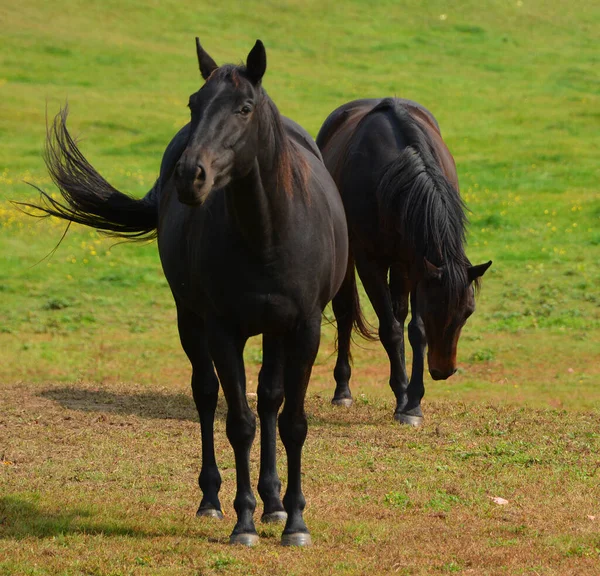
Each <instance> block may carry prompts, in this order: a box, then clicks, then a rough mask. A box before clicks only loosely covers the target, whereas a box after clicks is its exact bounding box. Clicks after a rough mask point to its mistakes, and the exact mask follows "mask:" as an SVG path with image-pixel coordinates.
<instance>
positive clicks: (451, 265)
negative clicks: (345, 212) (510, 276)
mask: <svg viewBox="0 0 600 576" xmlns="http://www.w3.org/2000/svg"><path fill="white" fill-rule="evenodd" d="M385 109H390V110H391V111H392V112H393V117H394V118H395V120H396V122H397V123H398V125H399V128H400V129H401V130H402V133H403V135H404V136H405V137H406V139H407V141H408V143H409V145H408V146H407V147H406V148H405V149H404V150H402V152H401V153H400V154H399V155H398V157H397V158H396V159H395V160H394V161H393V162H391V163H390V164H389V165H388V166H387V167H386V168H385V171H384V173H383V175H382V178H381V181H380V183H379V188H378V191H377V196H378V200H379V204H380V206H379V209H380V215H381V218H382V225H383V227H384V229H388V230H389V229H390V227H396V231H397V232H399V233H400V234H401V235H402V236H403V238H404V240H405V241H406V242H407V243H408V245H409V246H410V247H411V248H412V251H413V253H414V254H415V256H416V257H418V258H421V259H422V258H427V260H429V261H430V262H431V263H432V264H434V265H436V266H441V267H443V270H444V272H443V276H442V282H443V284H444V286H445V291H446V293H447V295H448V303H449V306H452V305H453V304H454V305H458V303H459V299H460V297H461V295H462V293H463V292H464V288H465V286H466V285H467V284H468V283H469V280H468V277H467V267H468V266H470V262H469V260H468V258H467V256H466V254H465V249H464V245H465V243H466V225H467V217H466V214H465V206H464V203H463V201H462V199H461V197H460V195H459V193H458V191H457V190H456V189H455V187H454V186H453V185H452V183H451V182H450V181H449V180H448V179H447V178H446V176H445V175H444V174H443V173H442V170H441V168H440V164H439V161H438V159H437V158H436V155H435V152H434V149H433V145H432V142H431V140H430V137H429V136H428V134H427V133H426V132H425V131H424V130H423V129H422V128H421V126H420V125H419V124H418V122H417V121H416V120H414V119H413V118H412V117H411V115H410V114H409V113H408V112H407V111H406V110H405V109H404V107H403V106H402V105H401V104H400V103H398V102H396V101H394V100H393V99H386V100H383V101H382V102H381V103H380V104H379V105H378V106H376V107H375V108H374V109H373V110H372V111H371V112H370V114H373V113H375V112H377V111H380V110H385ZM400 190H403V191H404V193H403V194H399V193H398V191H400Z"/></svg>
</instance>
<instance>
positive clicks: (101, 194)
mask: <svg viewBox="0 0 600 576" xmlns="http://www.w3.org/2000/svg"><path fill="white" fill-rule="evenodd" d="M67 114H68V108H67V107H65V108H63V109H61V111H60V112H59V113H58V114H57V115H56V117H55V118H54V122H53V123H52V126H51V127H50V128H49V129H48V134H47V139H46V149H45V153H44V161H45V163H46V167H47V168H48V172H49V173H50V176H51V177H52V180H53V181H54V183H55V184H56V186H57V187H58V189H59V190H60V193H61V195H62V198H63V199H64V202H59V201H57V200H55V199H54V198H52V196H50V195H49V194H48V193H46V192H44V190H42V189H41V188H38V187H37V186H35V185H33V184H32V186H33V187H34V188H36V189H37V190H38V191H39V193H40V201H41V203H40V205H36V204H31V203H27V202H16V204H18V205H20V206H26V207H28V208H34V209H36V210H41V211H42V212H44V213H45V214H44V215H45V216H48V215H49V216H56V217H58V218H62V219H64V220H69V221H70V222H77V223H78V224H84V225H85V226H91V227H92V228H96V229H98V230H102V231H104V232H106V233H107V234H109V235H110V236H116V237H120V238H127V239H133V240H145V239H151V238H154V237H156V228H157V225H158V187H157V185H156V184H155V185H154V187H153V188H152V189H151V190H150V191H149V192H148V194H146V196H145V197H144V198H141V199H136V198H132V197H131V196H128V195H127V194H123V193H122V192H119V191H118V190H116V189H115V188H113V187H112V186H111V185H110V184H109V183H108V182H107V181H106V180H105V179H104V178H103V177H102V176H101V175H100V174H98V172H96V170H94V168H93V167H92V165H91V164H90V163H89V162H88V161H87V160H86V159H85V157H84V156H83V154H82V153H81V152H80V150H79V148H77V144H76V142H75V141H74V140H73V138H72V137H71V135H70V134H69V132H68V130H67Z"/></svg>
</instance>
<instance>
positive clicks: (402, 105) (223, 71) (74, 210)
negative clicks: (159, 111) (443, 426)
mask: <svg viewBox="0 0 600 576" xmlns="http://www.w3.org/2000/svg"><path fill="white" fill-rule="evenodd" d="M196 48H197V56H198V62H199V66H200V72H201V74H202V77H203V79H204V84H203V86H202V87H201V88H200V89H199V90H198V91H197V92H196V93H194V94H192V96H190V99H189V108H190V113H191V119H190V122H189V124H187V125H186V126H185V127H184V128H182V129H181V130H180V131H179V133H178V134H177V135H176V136H175V137H174V138H173V140H172V141H171V142H170V143H169V145H168V146H167V148H166V150H165V153H164V156H163V160H162V163H161V167H160V175H159V178H158V180H157V181H156V183H155V185H154V186H153V188H152V189H151V190H150V191H149V192H148V193H147V194H146V196H145V197H144V198H142V199H134V198H132V197H130V196H128V195H126V194H123V193H121V192H119V191H118V190H116V189H115V188H113V187H112V186H111V185H110V184H109V183H108V182H107V181H106V180H104V178H102V176H101V175H100V174H98V172H96V171H95V170H94V168H93V167H92V166H91V165H90V164H89V163H88V162H87V160H86V159H85V157H84V156H83V155H82V154H81V152H80V151H79V149H78V147H77V145H76V143H75V141H74V140H73V139H72V138H71V136H70V135H69V132H68V131H67V128H66V119H67V110H66V109H64V110H62V111H61V113H60V114H59V115H57V117H56V118H55V120H54V123H53V125H52V126H51V128H50V130H49V134H48V140H47V147H46V154H45V160H46V164H47V167H48V170H49V172H50V175H51V176H52V178H53V180H54V182H55V183H56V185H57V186H58V188H59V190H60V192H61V194H62V198H61V200H56V199H54V198H53V197H52V196H50V195H49V194H47V193H45V192H44V191H42V190H40V193H41V202H40V205H37V206H36V205H33V204H29V206H35V207H36V208H39V209H41V210H43V211H44V212H45V213H46V214H50V215H53V216H57V217H59V218H64V219H66V220H69V221H71V222H78V223H80V224H84V225H87V226H91V227H93V228H96V229H99V230H103V231H105V232H108V233H110V234H112V235H115V236H120V237H125V238H147V237H152V236H156V237H157V239H158V248H159V252H160V258H161V262H162V266H163V269H164V273H165V276H166V278H167V280H168V282H169V285H170V288H171V290H172V293H173V297H174V299H175V304H176V307H177V321H178V328H179V334H180V338H181V344H182V346H183V348H184V350H185V352H186V354H187V356H188V358H189V360H190V362H191V365H192V383H191V384H192V392H193V397H194V401H195V404H196V407H197V409H198V414H199V417H200V425H201V436H202V467H201V471H200V476H199V484H200V488H201V490H202V500H201V502H200V506H199V508H198V512H197V514H198V515H199V516H209V517H218V518H221V517H222V511H221V504H220V502H219V489H220V485H221V477H220V474H219V470H218V468H217V463H216V457H215V450H214V440H213V428H214V426H213V425H214V416H215V409H216V405H217V395H218V390H219V382H220V385H221V387H222V389H223V392H224V395H225V398H226V401H227V407H228V411H227V422H226V431H227V437H228V439H229V441H230V443H231V445H232V447H233V450H234V453H235V464H236V472H237V492H236V496H235V500H234V507H235V511H236V513H237V523H236V525H235V527H234V529H233V532H232V534H231V537H230V541H231V542H232V543H238V544H245V545H253V544H255V543H257V542H258V534H257V532H256V528H255V525H254V520H253V513H254V510H255V507H256V499H255V497H254V495H253V492H252V487H251V483H250V470H249V464H250V462H249V459H250V448H251V445H252V442H253V440H254V435H255V430H256V418H255V416H254V413H253V411H252V410H251V409H250V407H249V405H248V401H247V395H246V378H245V371H244V361H243V350H244V345H245V343H246V341H247V339H248V338H249V337H250V336H253V335H256V334H262V335H263V364H262V367H261V370H260V375H259V383H258V390H257V396H258V416H259V418H260V424H261V426H260V435H261V439H260V443H261V455H260V473H259V481H258V492H259V494H260V497H261V498H262V501H263V503H264V511H263V514H262V520H263V521H265V522H273V521H285V528H284V530H283V535H282V544H284V545H297V546H302V545H306V544H309V543H310V541H311V539H310V534H309V531H308V529H307V526H306V524H305V522H304V520H303V516H302V514H303V510H304V507H305V499H304V496H303V493H302V487H301V453H302V446H303V444H304V440H305V438H306V434H307V420H306V415H305V412H304V400H305V395H306V390H307V386H308V382H309V378H310V374H311V370H312V366H313V363H314V360H315V357H316V354H317V350H318V347H319V340H320V331H321V317H322V313H323V310H324V308H325V306H326V305H327V304H328V303H329V302H330V301H333V311H334V314H335V318H336V321H337V327H338V345H337V348H338V357H337V363H336V366H335V371H334V377H335V381H336V389H335V393H334V397H333V403H334V404H341V405H350V404H351V403H352V395H351V393H350V388H349V380H350V363H349V357H350V340H351V334H352V331H353V329H356V330H357V331H358V332H360V333H361V334H362V335H364V336H365V337H368V338H374V334H373V329H372V328H371V327H370V326H369V325H368V324H367V322H366V321H365V320H364V318H363V316H362V314H361V308H360V304H359V297H358V291H357V284H356V278H355V271H357V272H358V275H359V277H360V279H361V281H362V284H363V286H364V288H365V291H366V293H367V295H368V297H369V299H370V301H371V303H372V304H373V308H374V310H375V312H376V314H377V317H378V320H379V330H378V336H379V338H380V340H381V342H382V344H383V346H384V348H385V350H386V352H387V354H388V356H389V360H390V386H391V388H392V390H393V392H394V394H395V396H396V410H395V414H394V417H395V419H396V420H398V421H399V422H403V423H407V424H412V425H419V424H420V423H421V422H422V420H423V414H422V411H421V406H420V403H421V399H422V397H423V394H424V387H423V370H424V361H425V360H424V356H425V350H426V349H427V360H428V366H429V372H430V374H431V376H432V378H434V379H436V380H438V379H445V378H448V377H449V376H451V375H452V374H453V373H454V372H455V371H456V350H457V342H458V339H459V335H460V331H461V329H462V327H463V326H464V324H465V322H466V320H467V318H468V317H469V315H471V314H472V313H473V311H474V308H475V301H474V295H475V288H476V287H477V284H478V281H479V278H481V276H482V275H483V274H484V272H485V271H486V270H487V268H488V267H489V266H490V264H491V262H488V263H486V264H480V265H476V266H473V265H471V263H470V262H469V260H468V258H467V256H466V254H465V249H464V246H465V225H466V218H465V208H464V206H463V203H462V201H461V199H460V196H459V193H458V180H457V175H456V168H455V165H454V160H453V158H452V156H451V154H450V152H449V151H448V148H447V147H446V145H445V144H444V142H443V140H442V137H441V134H440V130H439V127H438V124H437V122H436V120H435V118H434V117H433V115H432V114H431V113H430V112H429V111H427V110H426V109H425V108H423V107H422V106H420V105H419V104H417V103H415V102H411V101H408V100H402V99H398V98H385V99H380V100H358V101H353V102H350V103H348V104H345V105H343V106H341V107H340V108H338V109H337V110H335V111H334V112H333V113H332V114H331V115H330V116H329V117H328V118H327V119H326V121H325V123H324V124H323V126H322V128H321V130H320V132H319V134H318V136H317V139H316V143H315V141H314V140H313V139H312V138H311V137H310V135H309V134H308V133H307V132H306V131H305V130H304V129H303V128H302V127H301V126H299V125H298V124H296V123H295V122H293V121H292V120H290V119H288V118H285V117H283V116H281V115H280V114H279V111H278V109H277V107H276V106H275V104H274V103H273V101H272V100H271V99H270V98H269V96H268V95H267V93H266V92H265V90H264V89H263V87H262V78H263V75H264V73H265V71H266V65H267V60H266V52H265V48H264V46H263V44H262V42H260V41H257V42H256V44H255V46H254V47H253V48H252V50H251V51H250V53H249V54H248V57H247V60H246V64H245V65H240V66H235V65H230V64H228V65H223V66H217V64H216V63H215V62H214V60H213V59H212V58H211V57H210V56H209V55H208V53H207V52H206V51H205V50H204V49H203V48H202V46H201V45H200V42H199V41H198V39H196ZM409 299H410V309H411V321H410V323H409V325H408V337H409V342H410V345H411V346H412V349H413V363H412V372H411V377H410V379H409V378H408V376H407V372H406V366H405V354H404V323H405V320H406V317H407V314H408V310H409ZM215 370H216V373H215ZM282 404H283V408H282V409H281V412H280V413H279V411H280V408H281V406H282ZM278 413H279V418H277V415H278ZM277 423H279V434H280V437H281V441H282V443H283V445H284V447H285V450H286V454H287V459H288V479H287V488H286V492H285V495H284V497H283V499H281V495H280V492H281V482H280V479H279V477H278V474H277V468H276V430H277Z"/></svg>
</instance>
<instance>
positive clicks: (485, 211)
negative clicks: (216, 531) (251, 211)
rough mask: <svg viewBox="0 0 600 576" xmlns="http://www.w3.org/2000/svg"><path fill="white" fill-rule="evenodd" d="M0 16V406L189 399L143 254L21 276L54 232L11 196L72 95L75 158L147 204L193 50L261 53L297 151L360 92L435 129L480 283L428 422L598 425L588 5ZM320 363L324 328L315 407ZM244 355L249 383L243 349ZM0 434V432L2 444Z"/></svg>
mask: <svg viewBox="0 0 600 576" xmlns="http://www.w3.org/2000/svg"><path fill="white" fill-rule="evenodd" d="M2 12H3V33H2V36H1V37H0V97H1V98H2V102H3V105H2V107H1V108H0V140H1V142H2V146H0V224H1V226H2V227H1V228H0V292H1V294H0V295H1V296H2V298H0V349H1V350H2V362H0V381H1V382H4V383H6V384H5V385H6V388H7V391H8V390H14V389H15V386H17V387H18V386H20V385H18V384H17V383H18V382H19V381H25V382H27V383H28V384H27V385H28V386H30V390H31V391H33V390H35V389H36V384H35V383H36V382H39V383H43V382H47V381H49V380H51V381H63V382H70V383H72V382H74V381H77V380H83V381H87V382H91V383H105V385H107V386H108V385H113V384H114V383H118V382H123V381H124V382H129V383H143V384H144V385H148V386H154V387H156V386H159V387H161V386H164V387H166V388H167V389H178V390H179V389H181V390H184V389H185V388H186V387H187V379H188V378H189V369H188V366H187V362H186V360H185V358H184V356H183V353H182V352H181V350H180V347H179V344H178V339H177V334H176V330H175V325H174V310H173V306H172V302H171V297H170V294H169V292H168V288H167V286H166V282H165V281H164V279H163V277H162V272H161V270H160V264H159V262H158V258H157V254H156V247H155V245H148V246H127V245H117V246H114V245H113V244H114V243H113V242H111V241H108V240H105V239H100V238H99V237H98V236H97V235H96V234H95V233H94V232H90V231H88V230H83V229H77V230H72V231H71V232H70V233H69V235H68V236H67V238H66V240H65V241H64V242H63V244H62V246H61V247H60V249H59V250H58V251H57V253H56V254H55V256H54V257H53V258H52V259H51V260H50V261H49V262H46V261H44V262H43V263H41V264H39V265H37V266H33V265H34V264H35V263H36V262H38V261H39V260H40V259H41V258H43V257H44V256H45V255H46V254H47V253H48V252H49V251H50V250H51V249H52V248H53V247H54V245H55V244H56V242H57V241H58V239H59V238H60V234H61V232H62V229H63V227H62V225H61V224H59V223H57V222H52V221H42V222H36V221H31V220H29V219H27V218H26V217H23V216H22V215H20V214H18V213H17V212H15V211H14V210H13V209H12V208H11V207H10V205H9V204H8V203H7V200H9V199H28V198H32V197H33V191H32V189H31V188H29V187H27V186H26V185H25V184H23V183H22V180H23V179H28V180H30V181H33V182H35V183H38V184H42V185H46V186H47V185H48V179H47V176H46V173H45V170H44V166H43V162H42V160H41V149H42V147H43V140H44V122H45V120H44V115H45V108H46V107H47V109H48V115H49V116H50V117H51V116H52V115H54V113H55V112H56V111H57V110H58V108H59V106H60V105H62V104H63V103H64V101H65V100H66V99H67V98H68V100H69V104H70V107H71V117H70V127H71V129H72V131H73V132H74V133H75V134H80V135H81V136H82V137H83V141H82V149H83V150H84V152H85V154H86V155H87V157H88V158H89V159H90V161H91V162H92V163H93V164H94V166H95V167H96V168H97V169H98V170H99V171H100V172H101V173H102V174H103V175H105V177H107V178H108V179H109V181H111V183H113V184H114V185H116V186H117V187H119V188H121V189H123V190H126V191H129V192H132V193H134V194H137V195H141V194H143V193H144V192H145V191H146V190H147V189H148V188H149V186H150V185H151V183H152V182H153V180H154V178H155V177H156V174H157V169H158V165H159V162H160V157H161V154H162V151H163V150H164V147H165V145H166V143H167V142H168V141H169V139H170V138H171V136H172V135H173V134H174V133H175V131H176V130H177V128H178V127H179V126H181V125H182V124H183V123H185V122H186V119H187V111H186V108H185V104H186V101H187V97H188V95H189V94H190V93H191V92H192V91H193V90H195V89H196V88H197V87H198V81H199V75H198V72H197V66H196V61H195V56H194V47H193V37H194V36H195V35H199V36H200V37H201V39H202V41H203V44H204V45H205V47H206V48H207V49H208V50H209V51H210V53H211V54H212V55H213V56H214V57H215V59H216V60H217V61H218V62H224V61H239V60H240V59H242V58H243V57H244V56H245V54H246V53H247V52H248V50H249V48H250V47H251V46H252V44H253V41H254V39H255V38H257V37H260V38H261V39H262V40H263V41H264V42H265V44H266V46H267V51H268V58H269V68H268V73H267V77H266V80H265V85H266V88H267V89H268V91H269V93H270V94H271V96H272V97H273V98H274V100H275V101H276V102H277V104H278V105H279V107H280V109H281V111H282V112H283V113H285V114H287V115H289V116H291V117H293V118H294V119H295V120H297V121H299V122H300V123H302V124H303V125H304V126H305V127H306V128H308V129H309V130H310V131H311V132H312V133H313V134H316V132H317V130H318V128H319V126H320V124H321V122H322V121H323V119H324V118H325V117H326V115H327V114H328V113H329V112H330V111H331V110H333V109H334V108H335V107H336V106H338V105H339V104H341V103H342V102H344V101H347V100H349V99H352V98H355V97H365V96H381V95H390V94H397V95H400V96H403V97H408V98H412V99H415V100H418V101H419V102H421V103H423V104H424V105H426V106H427V107H428V108H430V109H431V110H432V111H433V112H434V113H435V115H436V116H437V118H438V120H439V122H440V124H441V126H442V130H443V133H444V135H445V138H446V140H447V142H448V144H449V147H450V149H451V150H452V152H453V153H454V156H455V158H456V161H457V165H458V169H459V175H460V181H461V186H462V191H463V196H464V197H465V199H466V200H467V203H468V205H469V207H470V209H471V211H472V214H471V222H472V224H471V227H470V233H469V241H470V244H469V255H470V256H471V258H472V260H473V261H476V262H479V261H484V260H487V259H488V258H491V259H493V260H494V266H493V267H492V269H491V270H490V272H489V273H488V275H487V276H486V281H485V283H484V289H483V291H482V294H481V296H480V298H479V307H478V311H477V312H476V314H475V316H474V317H473V319H472V320H470V321H469V324H468V326H467V327H466V329H465V330H464V333H463V336H462V339H461V344H460V349H459V356H460V358H459V359H460V362H461V366H462V368H461V372H460V373H459V374H458V375H457V376H455V377H453V378H452V379H451V380H449V381H448V382H445V383H441V384H439V383H436V384H434V383H431V382H430V383H429V384H428V388H427V396H426V399H427V402H428V405H429V408H426V409H429V410H430V411H431V418H432V419H433V421H435V419H436V418H438V419H439V417H440V414H442V415H445V417H449V416H448V414H449V413H451V411H452V410H453V408H452V407H451V406H453V405H448V404H442V405H440V406H443V407H444V408H443V409H442V408H439V409H437V410H436V409H435V406H436V405H435V404H433V405H432V404H431V402H432V401H434V400H436V399H437V400H440V399H447V398H450V399H454V400H456V399H458V400H461V401H464V400H478V401H487V402H491V403H492V404H493V405H495V406H498V405H502V404H523V403H528V404H530V405H532V406H542V407H543V406H553V407H568V408H570V409H574V408H587V409H597V408H598V399H599V395H598V392H597V382H598V375H599V372H600V368H599V365H598V362H597V358H598V351H597V350H598V345H597V342H598V341H599V340H600V312H599V310H600V309H599V302H600V298H599V296H598V294H599V288H600V283H599V280H598V279H599V278H600V248H599V246H600V226H599V224H600V222H599V220H600V198H599V195H598V189H597V182H598V176H599V173H598V163H597V159H598V152H599V144H600V141H599V136H598V134H599V131H598V126H599V119H600V116H599V114H598V110H599V109H600V97H599V91H600V77H599V74H598V53H597V47H596V43H597V36H598V34H597V31H598V29H599V26H600V9H599V8H598V7H597V6H596V5H595V4H593V3H592V2H583V1H582V2H571V3H568V4H563V3H560V4H557V3H551V2H524V3H519V2H516V1H515V2H510V3H506V2H488V3H486V5H485V7H482V5H481V3H478V2H461V3H460V6H451V7H449V6H448V4H447V3H443V2H427V3H426V4H424V3H422V2H407V3H405V4H404V5H403V6H399V5H398V3H397V2H379V3H377V7H372V6H367V4H366V3H361V2H318V3H317V2H288V3H286V4H285V6H281V5H280V3H276V2H272V3H265V2H260V3H258V2H257V3H252V2H246V3H244V4H243V5H242V4H241V3H237V2H219V3H213V4H211V5H209V6H202V7H198V6H197V5H194V6H192V5H185V4H184V3H182V2H160V3H159V2H153V3H148V2H141V1H140V2H134V1H128V2H126V3H124V2H87V3H85V5H83V4H82V3H80V2H74V1H65V2H62V3H61V4H60V8H58V7H56V5H53V3H43V2H38V1H35V0H30V1H27V2H21V3H18V4H14V5H8V6H3V8H2ZM32 266H33V267H32ZM332 350H333V330H332V329H331V328H330V327H326V328H325V329H324V344H323V346H322V350H321V352H320V356H319V361H318V365H317V367H316V369H315V376H314V378H313V382H312V384H311V390H312V392H313V393H315V392H316V393H319V394H322V395H323V397H324V398H327V397H328V395H329V394H330V392H331V381H332V378H331V370H332V358H331V353H332ZM247 359H248V364H249V371H250V379H251V381H252V382H255V374H256V371H257V368H258V362H259V361H260V346H259V342H258V341H254V342H252V343H251V346H250V347H249V350H248V352H247ZM355 360H356V368H355V371H354V374H355V384H354V387H355V388H354V389H355V392H356V393H357V394H358V393H364V394H365V397H364V402H370V401H371V399H373V398H382V399H384V400H383V401H384V402H385V403H386V406H385V407H382V406H384V405H383V404H378V406H380V407H381V410H382V414H385V415H387V416H389V412H390V410H391V407H390V405H391V399H390V393H389V390H388V389H387V365H386V359H385V356H384V354H383V352H382V351H381V350H380V347H379V346H378V345H367V346H365V347H364V348H362V349H359V350H357V351H356V353H355ZM29 383H32V384H29ZM31 393H33V392H31ZM7 397H8V392H7ZM377 402H380V401H379V400H377ZM448 411H450V412H448ZM436 415H437V416H436ZM28 417H29V416H28ZM326 417H330V415H329V413H327V416H326ZM354 417H356V418H358V416H357V415H356V413H354ZM382 417H383V416H382ZM567 423H568V419H567V418H566V417H563V420H560V425H565V424H567ZM465 426H467V428H468V422H467V424H465ZM578 430H579V429H578ZM322 433H323V434H325V432H322ZM354 433H355V432H354V431H353V432H352V434H354ZM356 433H357V434H359V432H356ZM578 433H579V432H578ZM582 433H583V432H582ZM2 434H8V439H10V438H13V437H14V436H13V435H12V434H9V433H8V428H0V440H1V439H2ZM403 434H405V433H403ZM5 438H6V436H5ZM540 441H542V440H540ZM0 445H4V442H0ZM7 445H9V448H10V446H12V443H11V442H8V440H7ZM309 450H310V447H309ZM0 456H1V454H0ZM356 465H358V464H356ZM35 470H36V473H39V474H40V478H41V477H43V474H44V472H43V470H41V469H38V468H36V469H35ZM6 479H8V485H7V490H8V491H9V492H11V491H14V489H15V488H14V487H15V486H16V484H15V483H13V481H11V479H10V477H8V476H7V477H6ZM15 481H16V479H15ZM38 482H41V480H39V479H38ZM34 483H35V480H34ZM39 486H40V488H41V490H42V491H41V495H40V496H39V497H40V498H41V504H40V506H42V507H44V506H47V504H48V501H47V500H48V495H47V494H46V493H45V492H44V490H43V484H39ZM574 486H577V484H575V485H574ZM580 487H581V486H580ZM188 488H189V487H188ZM186 489H187V488H186ZM581 489H583V490H587V488H586V487H585V486H584V487H581ZM24 490H25V492H27V494H29V496H28V497H30V496H31V494H32V493H33V492H31V490H33V488H32V487H24ZM36 490H37V489H36ZM317 490H318V489H317V488H314V489H313V490H312V491H311V492H312V494H311V495H309V501H310V498H311V497H314V493H315V492H316V491H317ZM5 492H6V490H5ZM225 500H226V501H229V500H230V498H229V500H228V499H227V498H224V501H225ZM188 505H189V502H188ZM340 506H342V504H341V503H340ZM315 512H316V510H315ZM0 516H1V514H0ZM315 516H318V514H315ZM342 516H343V515H342ZM571 528H573V527H572V526H571V527H570V528H568V529H567V528H566V529H565V530H566V531H565V533H566V532H568V530H569V529H571ZM586 542H587V541H586ZM582 545H583V544H582ZM15 546H16V547H17V548H18V547H19V546H20V544H15ZM585 546H588V548H589V543H585ZM590 549H593V546H592V548H590ZM561 550H562V549H561ZM586 550H587V548H586ZM363 552H364V551H363ZM561 553H562V552H559V555H560V554H561ZM215 562H217V561H216V560H215ZM448 562H450V560H448ZM448 562H446V563H448ZM217 564H218V562H217ZM443 564H444V562H442V561H440V563H439V566H442V565H443ZM434 565H435V566H437V564H435V563H434V564H432V566H434ZM450 568H451V567H450ZM450 568H448V570H449V571H451V570H450ZM440 569H441V568H440ZM140 570H142V568H140Z"/></svg>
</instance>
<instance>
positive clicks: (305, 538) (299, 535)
mask: <svg viewBox="0 0 600 576" xmlns="http://www.w3.org/2000/svg"><path fill="white" fill-rule="evenodd" d="M311 544H312V538H311V537H310V534H309V533H308V532H292V533H291V534H282V535H281V545H282V546H310V545H311Z"/></svg>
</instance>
